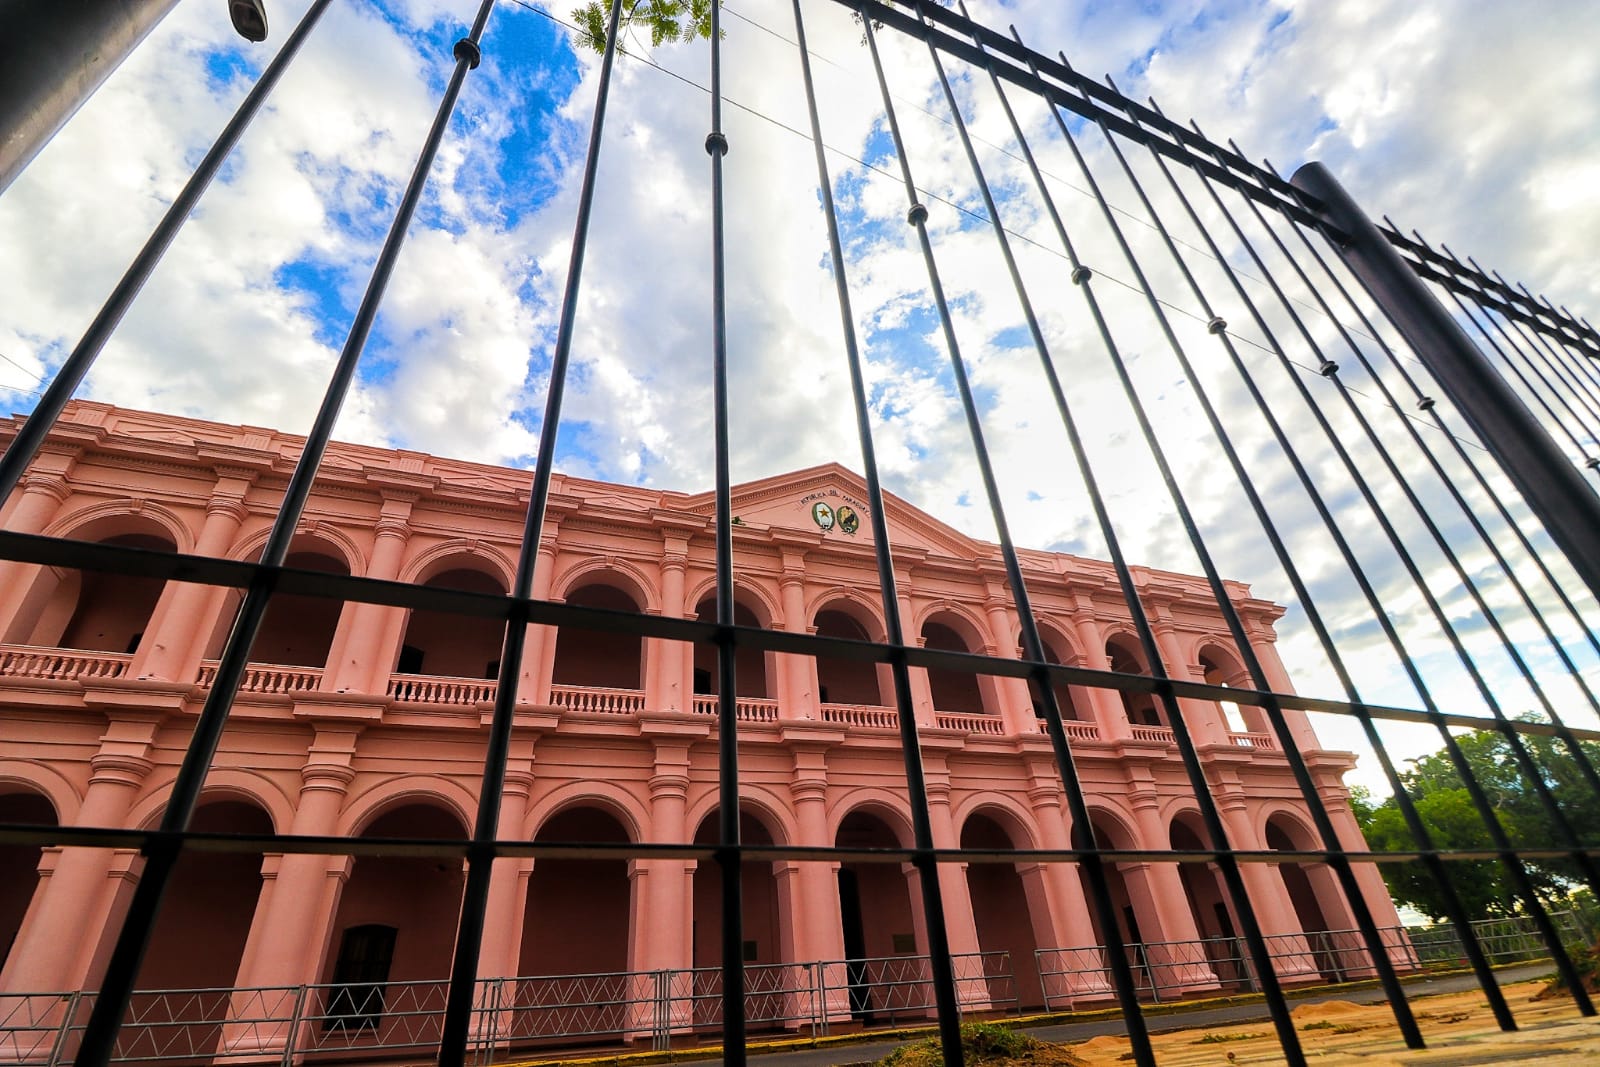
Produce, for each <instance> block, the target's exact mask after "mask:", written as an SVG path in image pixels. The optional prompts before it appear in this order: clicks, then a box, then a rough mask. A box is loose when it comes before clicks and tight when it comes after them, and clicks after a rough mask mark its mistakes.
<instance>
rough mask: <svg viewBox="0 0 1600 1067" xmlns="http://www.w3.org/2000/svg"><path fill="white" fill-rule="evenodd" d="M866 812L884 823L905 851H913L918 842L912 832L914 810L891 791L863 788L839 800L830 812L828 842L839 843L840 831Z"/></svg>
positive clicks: (834, 803)
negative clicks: (853, 814) (858, 812)
mask: <svg viewBox="0 0 1600 1067" xmlns="http://www.w3.org/2000/svg"><path fill="white" fill-rule="evenodd" d="M857 811H864V812H867V813H869V814H871V815H875V816H877V817H878V818H879V819H881V820H882V821H883V823H884V825H886V826H888V827H889V829H890V830H891V831H893V833H894V836H895V839H896V841H897V842H898V844H899V847H901V848H912V847H913V846H914V845H915V842H916V838H915V836H914V835H913V834H912V830H911V809H910V808H909V807H907V806H906V803H905V801H904V800H902V799H901V798H900V797H898V796H896V795H895V794H894V793H893V792H891V791H890V790H887V789H878V788H874V787H872V786H862V787H860V788H857V789H851V790H849V791H848V792H846V793H844V794H842V795H840V796H839V797H837V798H836V799H835V800H834V802H833V805H832V807H831V809H830V810H829V812H828V838H829V840H837V839H838V837H839V827H841V826H842V825H844V821H845V819H847V818H849V816H850V815H851V814H852V813H853V812H857Z"/></svg>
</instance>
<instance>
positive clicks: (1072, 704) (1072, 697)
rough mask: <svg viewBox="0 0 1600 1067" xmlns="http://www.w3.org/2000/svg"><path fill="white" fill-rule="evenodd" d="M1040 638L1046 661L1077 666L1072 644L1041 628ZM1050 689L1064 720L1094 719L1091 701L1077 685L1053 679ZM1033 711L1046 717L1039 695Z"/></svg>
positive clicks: (1019, 638) (1034, 702) (1018, 640)
mask: <svg viewBox="0 0 1600 1067" xmlns="http://www.w3.org/2000/svg"><path fill="white" fill-rule="evenodd" d="M1039 639H1040V641H1041V643H1043V645H1044V661H1045V662H1046V663H1054V664H1059V665H1061V666H1063V667H1075V666H1077V664H1078V657H1077V656H1075V655H1073V654H1072V652H1071V651H1070V648H1071V646H1069V645H1068V644H1067V643H1066V642H1065V641H1063V640H1062V639H1061V638H1060V637H1059V636H1057V635H1055V634H1052V633H1050V632H1049V631H1047V630H1044V629H1041V630H1040V631H1039ZM1021 644H1022V635H1021V634H1020V633H1019V634H1018V635H1017V645H1018V646H1019V647H1020V646H1021ZM1029 684H1030V685H1032V684H1034V683H1031V682H1030V683H1029ZM1050 691H1051V692H1052V693H1054V694H1055V698H1056V707H1058V708H1060V709H1061V718H1062V719H1063V720H1065V721H1067V722H1085V721H1092V720H1093V718H1094V717H1093V716H1092V715H1090V714H1088V708H1089V702H1088V699H1087V695H1086V694H1084V693H1083V692H1082V690H1080V689H1079V688H1078V687H1077V686H1075V685H1067V684H1066V683H1064V682H1059V681H1053V680H1052V684H1051V686H1050ZM1033 713H1034V715H1036V716H1038V717H1039V718H1041V719H1042V718H1044V708H1043V706H1042V705H1041V703H1040V701H1039V699H1038V697H1037V696H1035V698H1034V701H1033Z"/></svg>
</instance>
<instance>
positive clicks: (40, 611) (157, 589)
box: [3, 501, 189, 654]
mask: <svg viewBox="0 0 1600 1067" xmlns="http://www.w3.org/2000/svg"><path fill="white" fill-rule="evenodd" d="M51 531H52V536H62V537H70V538H72V539H74V540H80V541H91V542H93V543H96V544H103V545H120V546H123V547H127V548H139V549H145V550H149V551H154V552H161V553H172V552H177V551H180V550H181V549H182V548H183V547H184V546H186V545H188V544H189V531H188V528H187V527H186V526H184V524H183V522H182V520H181V519H180V518H179V517H178V516H177V515H176V514H174V513H173V512H172V511H171V510H170V509H168V508H164V507H159V506H155V505H150V506H146V507H139V508H133V507H130V506H129V504H128V502H127V501H113V502H108V503H106V504H99V505H92V506H90V507H88V508H85V509H81V510H80V511H78V512H75V513H74V514H73V515H69V516H66V517H65V518H63V519H61V520H59V521H58V522H56V523H54V524H52V526H51ZM166 586H167V583H166V580H165V579H163V578H154V577H144V576H140V575H134V574H119V573H116V572H111V571H95V570H79V569H76V568H71V567H38V566H36V567H28V568H25V569H24V571H23V573H21V574H20V575H18V576H17V577H16V579H15V588H16V589H18V590H19V591H20V595H19V596H17V597H16V598H15V600H14V601H13V603H14V604H15V605H16V607H15V609H14V611H13V613H12V617H11V619H10V621H9V622H8V623H7V625H6V628H5V633H4V635H3V639H4V640H5V641H7V642H10V643H15V644H27V645H39V646H43V647H47V648H79V649H84V650H86V651H92V652H109V653H113V654H129V653H132V652H133V651H135V650H136V649H137V648H138V646H139V644H140V643H141V642H142V640H143V638H144V634H145V631H146V629H147V628H148V627H149V625H150V623H151V621H152V618H153V616H154V615H155V610H156V604H157V603H158V602H159V601H160V599H161V594H162V591H163V590H164V589H165V588H166Z"/></svg>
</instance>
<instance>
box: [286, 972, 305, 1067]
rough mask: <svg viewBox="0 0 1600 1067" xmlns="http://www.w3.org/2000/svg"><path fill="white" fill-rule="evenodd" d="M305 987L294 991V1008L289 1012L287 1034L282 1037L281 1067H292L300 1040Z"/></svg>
mask: <svg viewBox="0 0 1600 1067" xmlns="http://www.w3.org/2000/svg"><path fill="white" fill-rule="evenodd" d="M305 1004H306V987H305V986H303V985H302V986H301V987H300V988H299V989H296V990H295V991H294V1007H293V1008H291V1009H290V1010H289V1032H288V1033H286V1034H284V1035H283V1067H293V1064H294V1047H295V1044H296V1043H297V1042H298V1041H299V1039H300V1020H301V1018H302V1017H303V1016H304V1014H305Z"/></svg>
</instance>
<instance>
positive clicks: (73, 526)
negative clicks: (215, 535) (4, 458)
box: [44, 500, 194, 553]
mask: <svg viewBox="0 0 1600 1067" xmlns="http://www.w3.org/2000/svg"><path fill="white" fill-rule="evenodd" d="M129 534H141V535H153V536H156V537H159V538H162V539H163V540H166V541H168V542H170V543H171V544H172V545H173V550H174V551H176V552H181V553H190V552H193V551H194V534H193V532H192V531H191V530H190V529H189V524H188V523H187V522H185V521H184V520H183V516H181V515H179V514H178V513H177V512H176V511H175V510H173V509H172V508H170V507H168V506H167V505H165V504H162V503H160V502H158V501H154V500H107V501H103V502H101V503H98V504H90V505H88V506H86V507H82V508H78V509H77V510H75V511H73V512H71V513H70V514H67V515H60V516H57V517H56V519H55V521H54V522H52V523H50V525H49V526H47V527H45V530H44V535H45V536H46V537H60V538H66V539H69V540H73V541H95V542H99V541H106V540H109V539H111V538H113V537H123V536H126V535H129Z"/></svg>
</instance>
